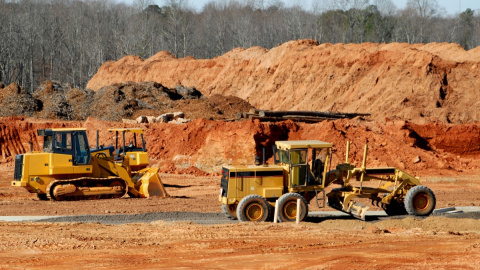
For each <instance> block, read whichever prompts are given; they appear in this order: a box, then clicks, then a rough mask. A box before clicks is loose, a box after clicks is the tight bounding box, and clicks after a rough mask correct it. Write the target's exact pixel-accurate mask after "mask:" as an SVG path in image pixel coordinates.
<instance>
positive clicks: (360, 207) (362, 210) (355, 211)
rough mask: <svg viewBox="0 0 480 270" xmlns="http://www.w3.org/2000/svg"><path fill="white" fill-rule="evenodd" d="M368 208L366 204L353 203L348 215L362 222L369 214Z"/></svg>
mask: <svg viewBox="0 0 480 270" xmlns="http://www.w3.org/2000/svg"><path fill="white" fill-rule="evenodd" d="M367 210H368V207H367V206H365V205H364V204H361V203H357V202H352V204H350V207H349V208H348V209H347V211H346V212H347V213H348V214H350V215H352V216H354V217H356V218H358V219H361V220H365V215H366V214H367Z"/></svg>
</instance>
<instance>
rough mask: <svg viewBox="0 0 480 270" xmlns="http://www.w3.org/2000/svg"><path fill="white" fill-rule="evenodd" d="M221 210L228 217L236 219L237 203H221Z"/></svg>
mask: <svg viewBox="0 0 480 270" xmlns="http://www.w3.org/2000/svg"><path fill="white" fill-rule="evenodd" d="M222 212H223V213H224V214H225V215H226V216H227V218H228V219H231V220H236V219H237V205H236V204H222Z"/></svg>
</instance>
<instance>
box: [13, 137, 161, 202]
mask: <svg viewBox="0 0 480 270" xmlns="http://www.w3.org/2000/svg"><path fill="white" fill-rule="evenodd" d="M110 131H112V132H115V133H116V136H115V138H116V148H115V147H114V146H107V147H103V146H99V143H98V135H97V147H96V148H94V149H90V147H89V144H88V139H87V132H86V130H85V129H83V128H54V129H40V130H38V135H39V136H41V137H43V140H44V142H43V149H42V151H31V152H29V153H25V154H21V155H17V156H16V157H15V172H14V181H12V186H16V187H24V188H25V189H27V190H28V191H29V192H31V193H36V194H37V196H38V198H39V199H43V200H48V199H52V200H59V201H61V200H83V199H108V198H119V197H122V196H124V195H125V194H129V195H130V196H131V197H138V198H146V197H150V196H167V193H166V191H165V188H164V186H163V184H162V182H161V180H160V178H159V176H158V174H157V172H158V169H155V168H148V167H147V166H148V155H147V153H146V149H145V142H144V140H143V130H141V129H112V130H110ZM97 134H98V133H97ZM119 134H122V136H123V145H122V146H119V142H118V135H119ZM126 134H133V137H134V141H133V142H132V143H131V144H130V145H129V146H126V144H125V138H126ZM137 134H138V135H139V136H140V137H141V146H140V147H138V146H137ZM139 141H140V140H139Z"/></svg>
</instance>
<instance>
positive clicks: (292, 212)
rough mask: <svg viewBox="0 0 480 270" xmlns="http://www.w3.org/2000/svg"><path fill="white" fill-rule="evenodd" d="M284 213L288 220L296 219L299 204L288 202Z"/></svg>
mask: <svg viewBox="0 0 480 270" xmlns="http://www.w3.org/2000/svg"><path fill="white" fill-rule="evenodd" d="M283 209H284V213H285V216H287V217H288V219H294V218H296V217H297V203H296V202H294V201H290V202H287V203H286V204H285V207H284V208H283Z"/></svg>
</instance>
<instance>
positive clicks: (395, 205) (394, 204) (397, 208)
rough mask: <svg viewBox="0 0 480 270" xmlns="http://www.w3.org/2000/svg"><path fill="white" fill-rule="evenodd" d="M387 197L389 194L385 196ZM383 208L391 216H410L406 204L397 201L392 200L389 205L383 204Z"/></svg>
mask: <svg viewBox="0 0 480 270" xmlns="http://www.w3.org/2000/svg"><path fill="white" fill-rule="evenodd" d="M385 196H387V194H385ZM385 196H384V197H385ZM382 208H383V210H384V211H385V213H387V215H389V216H403V215H406V214H408V213H407V210H406V209H405V204H403V203H402V202H399V201H397V200H395V199H392V201H391V202H390V203H389V204H382Z"/></svg>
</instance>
